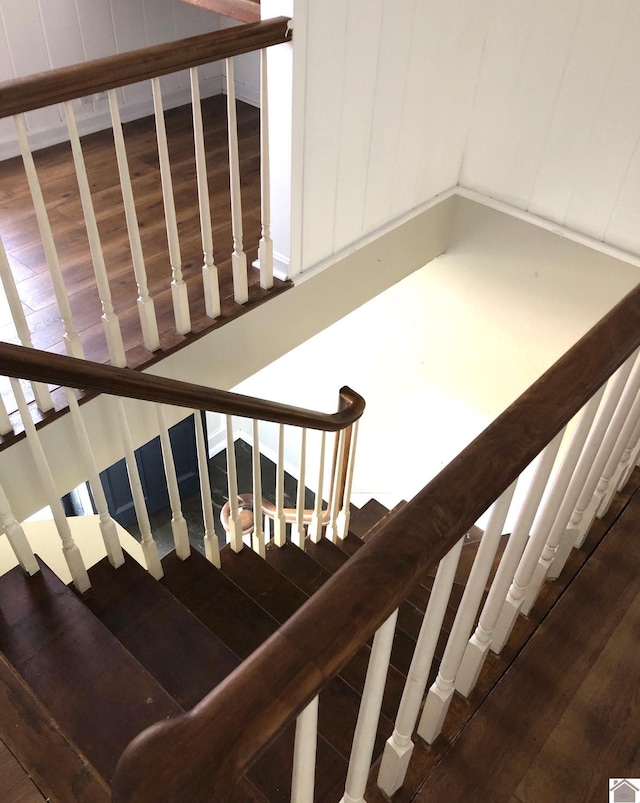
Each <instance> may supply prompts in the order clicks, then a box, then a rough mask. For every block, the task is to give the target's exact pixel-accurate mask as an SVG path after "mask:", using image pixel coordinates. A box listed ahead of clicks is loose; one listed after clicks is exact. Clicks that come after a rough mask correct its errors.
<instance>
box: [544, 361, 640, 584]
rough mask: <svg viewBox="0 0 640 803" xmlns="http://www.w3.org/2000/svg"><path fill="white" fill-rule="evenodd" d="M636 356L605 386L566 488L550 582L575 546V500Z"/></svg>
mask: <svg viewBox="0 0 640 803" xmlns="http://www.w3.org/2000/svg"><path fill="white" fill-rule="evenodd" d="M637 355H638V352H637V351H636V352H635V353H634V354H632V355H631V357H629V359H628V360H627V361H626V362H625V363H623V364H622V366H621V367H620V368H619V369H618V370H617V371H616V373H615V374H614V375H613V376H612V377H611V378H610V379H609V381H608V383H607V388H606V396H605V397H604V399H603V402H602V405H601V407H602V409H601V410H600V411H599V412H598V417H597V419H596V421H595V423H594V424H593V426H592V428H591V431H590V432H589V437H588V439H587V442H586V444H585V446H584V448H583V450H582V454H581V455H580V459H579V460H578V465H577V466H576V469H575V471H574V472H573V477H572V478H571V482H570V483H569V488H568V489H567V493H566V496H565V498H564V500H563V502H562V505H561V507H560V511H559V512H558V516H557V518H556V522H555V523H554V526H553V532H552V535H553V538H554V543H556V544H557V547H556V550H555V553H554V555H553V560H552V563H551V566H549V569H548V571H547V577H548V578H549V580H556V579H557V578H558V577H559V576H560V574H561V572H562V570H563V569H564V566H565V563H566V562H567V559H568V557H569V555H570V554H571V550H572V549H573V548H574V546H576V544H577V542H578V537H579V530H577V529H576V528H575V526H573V525H572V524H571V521H570V520H571V518H572V514H573V512H574V509H575V507H576V505H578V503H579V502H578V500H579V499H580V497H581V494H582V492H583V491H584V489H585V487H586V483H587V481H588V478H589V474H590V472H591V468H592V466H593V464H594V461H595V459H596V456H597V454H598V450H599V449H600V445H601V444H602V440H603V438H604V435H605V432H606V431H607V427H608V426H609V423H610V421H611V418H612V416H613V414H614V412H615V409H616V406H617V404H618V402H619V400H620V397H621V396H622V392H623V390H624V387H625V385H626V382H627V379H628V378H629V374H630V373H631V369H632V368H633V364H634V362H635V360H636V357H637Z"/></svg>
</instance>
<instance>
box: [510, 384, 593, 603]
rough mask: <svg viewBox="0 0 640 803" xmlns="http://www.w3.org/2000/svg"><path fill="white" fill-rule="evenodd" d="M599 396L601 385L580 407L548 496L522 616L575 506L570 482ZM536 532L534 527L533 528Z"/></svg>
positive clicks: (533, 599) (535, 596) (532, 598)
mask: <svg viewBox="0 0 640 803" xmlns="http://www.w3.org/2000/svg"><path fill="white" fill-rule="evenodd" d="M603 395H604V386H603V387H601V388H600V390H598V391H597V393H596V394H595V395H594V396H592V397H591V399H590V400H589V401H588V402H587V404H585V406H584V407H583V408H582V412H581V413H580V420H579V421H578V426H577V427H576V430H575V432H574V434H573V438H572V439H571V443H570V445H569V448H568V449H567V452H566V454H565V456H564V459H563V461H562V466H561V467H560V470H559V472H558V476H557V477H556V480H555V483H554V486H553V491H552V494H551V496H550V498H549V500H548V501H547V504H546V505H545V526H547V530H548V531H547V542H546V544H545V545H544V548H543V550H542V553H541V555H540V559H539V560H538V563H537V566H536V567H535V569H534V572H533V576H532V578H531V580H530V582H529V585H528V587H527V591H526V594H525V599H524V603H523V606H522V612H523V613H528V612H529V611H530V610H531V608H532V607H533V605H534V604H535V601H536V599H537V598H538V594H539V592H540V588H541V587H542V584H543V583H544V581H545V579H546V576H547V572H548V571H549V567H550V566H551V561H552V560H553V556H554V555H555V552H556V549H557V548H558V543H559V540H560V536H561V535H562V533H564V530H565V527H566V526H567V522H568V521H569V516H570V515H571V511H572V510H573V507H574V505H575V503H576V499H577V494H576V496H573V497H572V496H571V487H572V480H573V476H574V473H575V470H576V466H577V465H578V460H579V459H580V455H581V453H582V450H583V448H584V445H585V443H586V440H587V437H588V435H589V430H590V429H591V426H592V424H593V421H594V419H595V417H596V413H597V411H598V407H599V405H600V402H601V401H602V397H603ZM536 529H540V528H539V527H538V525H536Z"/></svg>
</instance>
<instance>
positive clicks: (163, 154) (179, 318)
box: [151, 78, 191, 335]
mask: <svg viewBox="0 0 640 803" xmlns="http://www.w3.org/2000/svg"><path fill="white" fill-rule="evenodd" d="M151 88H152V91H153V109H154V113H155V119H156V134H157V139H158V157H159V159H160V180H161V183H162V199H163V201H164V216H165V222H166V225H167V240H168V243H169V259H170V261H171V297H172V299H173V312H174V315H175V319H176V331H177V332H178V333H179V334H181V335H186V334H187V332H190V331H191V319H190V317H189V298H188V296H187V285H186V284H185V283H184V279H183V278H182V257H181V255H180V240H179V238H178V220H177V218H176V207H175V201H174V198H173V182H172V180H171V164H170V162H169V147H168V145H167V131H166V127H165V124H164V111H163V108H162V92H161V90H160V79H159V78H152V79H151Z"/></svg>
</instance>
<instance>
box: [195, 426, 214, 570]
mask: <svg viewBox="0 0 640 803" xmlns="http://www.w3.org/2000/svg"><path fill="white" fill-rule="evenodd" d="M193 417H194V420H195V427H196V451H197V453H198V474H199V476H200V496H201V498H202V520H203V522H204V552H205V555H206V557H207V560H208V561H210V562H211V563H213V565H214V566H217V567H218V569H219V568H220V545H219V544H218V536H217V535H216V527H215V517H214V513H213V500H212V499H211V485H210V482H209V454H208V450H207V443H206V441H205V438H204V427H203V426H202V417H201V415H200V413H199V412H195V413H194V414H193Z"/></svg>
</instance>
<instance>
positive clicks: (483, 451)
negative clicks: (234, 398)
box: [113, 285, 640, 803]
mask: <svg viewBox="0 0 640 803" xmlns="http://www.w3.org/2000/svg"><path fill="white" fill-rule="evenodd" d="M639 345H640V285H639V286H638V287H637V288H636V289H635V290H633V291H632V292H631V293H630V294H629V295H628V296H627V297H626V298H625V299H623V300H622V301H621V302H620V304H618V305H617V306H616V307H615V308H614V310H612V312H610V313H609V314H608V315H607V316H605V318H603V319H602V320H601V321H600V322H599V323H598V324H596V326H595V327H593V329H591V330H590V331H589V332H588V333H587V334H586V335H585V336H584V337H583V338H582V339H581V340H580V341H579V342H578V343H577V344H576V345H575V346H574V347H573V348H572V349H570V350H569V351H568V352H567V353H566V354H565V355H564V356H563V357H562V358H561V359H560V360H558V362H557V363H556V364H555V365H554V366H552V367H551V368H550V369H549V370H548V371H547V372H546V373H545V374H544V375H543V376H542V377H541V378H540V379H539V380H538V381H537V382H535V383H534V384H533V385H532V386H531V387H530V388H529V389H528V390H527V391H526V392H525V393H524V394H523V395H522V396H520V398H519V399H517V400H516V401H515V402H514V403H513V404H512V405H511V406H510V407H509V408H508V409H507V410H506V411H505V412H504V413H503V414H502V415H500V416H499V417H498V418H497V419H496V420H495V421H494V422H493V423H492V424H490V425H489V426H488V427H487V429H485V430H484V432H483V433H482V434H481V435H479V436H478V437H477V438H476V439H475V440H474V441H473V442H472V443H471V444H470V445H469V446H468V447H467V448H466V449H465V450H464V451H463V452H461V453H460V455H458V457H457V458H455V459H454V460H453V461H452V462H451V463H449V465H448V466H446V467H445V469H444V470H443V471H441V472H440V474H438V476H437V477H436V478H435V479H434V480H432V482H430V483H429V484H428V485H427V486H426V487H425V488H424V489H423V490H422V491H421V492H420V493H418V494H417V496H416V497H415V498H414V499H413V500H412V501H411V502H409V503H408V504H406V505H404V506H403V507H402V508H400V509H399V510H398V511H397V513H395V514H394V515H392V516H391V517H390V518H389V519H388V521H387V523H386V524H385V525H384V526H383V527H382V528H381V530H380V531H379V532H378V533H377V534H376V535H375V536H374V537H372V538H371V539H370V540H369V541H367V543H366V544H365V546H364V547H363V548H362V549H360V550H358V552H357V553H356V555H355V556H353V557H352V558H351V559H350V560H349V561H347V563H346V564H345V565H344V566H343V567H342V568H341V569H340V571H339V572H337V574H335V575H334V576H333V577H332V578H331V580H329V581H328V582H327V583H326V584H325V585H324V586H323V587H322V588H321V589H320V590H319V591H318V592H317V593H316V594H315V595H314V596H313V597H312V598H311V599H310V600H309V601H308V602H307V603H306V604H305V605H304V606H303V607H302V608H300V610H299V611H298V612H297V613H296V614H295V615H294V616H293V617H292V618H291V619H290V620H289V621H288V622H286V623H285V624H284V625H283V626H282V627H281V628H280V629H279V630H278V631H277V632H276V633H275V634H274V635H273V636H272V637H271V638H270V639H269V640H268V641H266V642H265V643H264V644H263V645H262V646H261V647H260V648H259V649H257V650H256V651H255V652H254V653H253V654H252V655H251V656H249V658H248V659H247V660H246V661H245V662H244V663H243V664H242V665H241V666H240V667H238V669H237V670H236V671H235V672H234V673H233V674H232V675H230V676H229V677H228V678H227V679H226V680H225V681H224V682H223V683H222V684H220V686H218V687H217V688H216V689H214V691H213V692H211V694H209V695H208V696H207V697H206V698H205V699H204V700H203V701H202V702H201V703H200V704H199V705H198V706H196V707H195V708H194V709H193V710H192V711H190V712H189V713H187V714H185V715H184V716H181V717H177V718H176V719H173V720H170V721H168V722H162V723H158V724H157V725H155V726H153V727H151V728H149V729H148V730H147V731H145V732H143V733H142V734H140V735H139V736H138V737H137V738H136V739H135V740H134V741H133V742H132V743H131V744H130V745H129V747H128V748H127V750H126V751H125V753H124V754H123V756H122V758H121V760H120V762H119V764H118V767H117V769H116V775H115V779H114V782H113V799H114V800H115V801H117V803H125V802H126V803H133V801H135V802H136V803H142V801H144V802H145V803H150V801H155V800H161V799H162V800H173V801H190V803H192V802H193V801H205V800H216V801H227V800H229V799H230V797H231V794H232V792H233V788H234V785H235V784H236V782H237V779H238V778H239V776H240V775H241V774H242V772H244V770H245V769H246V768H247V766H249V765H250V764H251V762H252V761H253V760H254V758H255V757H256V756H257V754H259V752H260V751H261V750H262V749H263V748H264V747H265V746H266V745H267V744H269V742H270V741H271V740H272V739H273V738H275V736H276V735H277V734H278V732H279V731H280V730H281V729H282V728H283V727H284V726H285V724H286V723H288V722H289V721H291V720H292V719H293V718H294V717H295V716H296V715H297V714H298V712H299V711H301V710H302V709H303V708H304V707H305V706H306V705H307V704H308V703H309V702H310V701H311V700H312V699H313V697H314V696H315V695H316V694H317V693H318V691H319V690H320V689H321V688H322V687H323V685H324V684H325V683H326V682H327V681H328V680H329V679H330V678H332V677H333V676H334V675H335V674H337V672H338V671H339V670H340V669H341V667H342V666H344V664H345V663H346V662H347V661H348V660H349V659H350V658H351V657H352V656H353V655H354V654H355V652H356V651H357V649H358V648H359V647H360V645H361V644H362V643H363V642H364V641H366V640H367V639H368V638H370V636H371V635H372V634H373V633H374V632H375V630H376V629H377V628H378V627H379V626H380V625H381V624H382V622H384V621H385V619H386V618H387V617H388V616H389V615H390V614H391V613H392V611H394V610H395V608H397V607H398V605H399V604H400V603H401V602H402V601H403V600H404V599H405V598H406V596H407V594H408V593H409V592H410V590H411V588H412V587H413V586H414V585H415V584H416V583H417V582H418V580H419V578H420V576H421V575H422V574H423V572H425V571H426V570H427V569H428V568H430V567H433V566H435V564H436V563H437V562H438V561H439V560H440V559H441V558H442V557H443V556H444V555H445V554H446V553H447V552H448V551H449V550H450V549H451V548H452V547H453V545H454V544H455V543H456V541H457V540H458V539H459V538H460V537H461V536H462V535H463V534H464V533H465V532H466V531H467V530H468V529H469V528H470V527H471V526H472V525H473V524H474V523H475V522H476V520H477V519H478V517H479V516H480V515H481V514H482V513H483V512H484V511H485V510H486V509H487V508H488V507H489V505H490V504H492V503H493V501H494V500H495V499H496V498H497V497H498V496H499V495H500V494H501V493H502V492H503V491H504V490H505V489H506V488H507V487H508V486H509V485H510V484H511V483H512V482H513V480H514V479H515V478H516V477H517V476H519V475H520V473H521V472H522V471H523V470H524V469H525V468H526V467H527V465H528V464H529V463H530V462H531V461H532V460H533V459H534V458H535V457H536V456H537V455H538V454H539V452H540V451H541V450H542V449H543V448H544V446H545V445H546V444H548V443H549V442H550V441H551V440H552V438H553V437H554V436H555V435H556V434H557V433H558V432H559V431H560V430H561V429H562V427H563V426H564V425H565V424H566V423H567V422H568V421H569V420H570V419H571V418H572V417H573V416H574V415H575V414H576V413H577V412H578V411H579V410H580V409H581V408H582V406H583V405H584V404H585V403H586V402H587V401H588V400H589V399H590V398H591V396H592V395H593V394H594V393H595V392H596V390H597V389H598V388H599V387H600V386H601V385H602V384H603V383H604V382H605V381H606V380H607V379H608V377H609V376H610V375H611V374H612V373H613V372H614V371H615V370H616V369H617V368H618V367H619V366H620V365H621V364H622V362H623V361H624V360H625V359H626V358H627V357H628V356H629V355H631V354H632V353H633V352H634V350H635V349H637V348H638V346H639Z"/></svg>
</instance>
